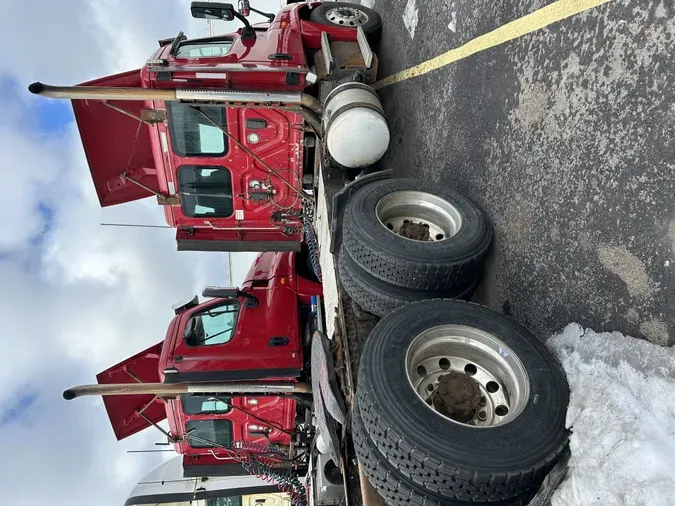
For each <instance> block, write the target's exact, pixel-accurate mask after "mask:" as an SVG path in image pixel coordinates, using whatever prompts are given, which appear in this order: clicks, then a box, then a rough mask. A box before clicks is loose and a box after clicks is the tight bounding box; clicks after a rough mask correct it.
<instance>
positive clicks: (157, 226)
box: [101, 223, 173, 228]
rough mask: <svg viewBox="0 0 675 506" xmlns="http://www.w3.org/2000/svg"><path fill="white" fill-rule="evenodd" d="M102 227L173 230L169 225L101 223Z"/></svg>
mask: <svg viewBox="0 0 675 506" xmlns="http://www.w3.org/2000/svg"><path fill="white" fill-rule="evenodd" d="M101 226H102V227H134V228H173V227H170V226H169V225H140V224H135V223H101Z"/></svg>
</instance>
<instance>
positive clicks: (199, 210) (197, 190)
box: [178, 165, 234, 218]
mask: <svg viewBox="0 0 675 506" xmlns="http://www.w3.org/2000/svg"><path fill="white" fill-rule="evenodd" d="M178 190H179V192H180V203H181V208H182V209H183V212H184V213H185V214H186V215H187V216H192V217H202V216H204V217H214V218H227V217H228V216H232V213H233V212H234V205H233V203H232V176H231V174H230V171H229V170H227V169H225V168H223V167H213V166H206V165H204V166H202V165H184V166H182V167H180V168H179V169H178Z"/></svg>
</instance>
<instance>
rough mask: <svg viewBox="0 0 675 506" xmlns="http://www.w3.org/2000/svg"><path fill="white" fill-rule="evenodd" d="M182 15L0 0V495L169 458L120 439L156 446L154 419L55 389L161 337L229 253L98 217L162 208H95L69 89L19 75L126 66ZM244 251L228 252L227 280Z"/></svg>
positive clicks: (79, 496)
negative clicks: (190, 248) (197, 248)
mask: <svg viewBox="0 0 675 506" xmlns="http://www.w3.org/2000/svg"><path fill="white" fill-rule="evenodd" d="M258 3H259V5H260V7H261V8H263V9H268V8H269V9H270V10H275V9H276V6H277V5H278V4H277V3H276V2H265V1H263V2H258ZM218 29H219V30H220V31H226V30H225V29H224V27H223V26H220V27H218ZM179 30H183V31H185V32H186V33H187V34H188V35H190V36H203V35H206V32H207V28H206V25H205V23H204V22H203V20H193V19H191V18H190V17H189V0H144V1H143V2H138V1H137V0H73V1H68V2H54V1H52V0H35V1H34V2H33V3H32V4H31V9H30V16H29V17H27V13H26V4H25V2H18V1H13V2H9V1H7V2H4V1H3V2H0V43H2V45H3V47H5V48H8V47H11V48H13V50H12V51H4V52H3V56H2V58H0V118H2V121H1V122H0V152H2V153H3V157H2V159H0V176H1V177H2V181H3V198H2V199H0V213H1V214H2V216H3V217H4V220H3V224H2V233H0V321H2V322H3V323H2V332H0V336H1V338H2V345H3V353H4V355H5V361H4V362H3V367H2V368H0V445H1V446H2V448H3V451H4V453H5V454H6V455H12V459H11V460H12V462H11V465H8V466H3V476H2V480H3V483H10V484H11V486H5V487H1V488H0V502H1V503H2V504H12V505H14V506H24V505H29V506H34V505H38V504H68V505H76V506H79V505H82V506H84V505H86V506H90V505H92V504H96V505H101V506H108V505H111V506H112V505H120V504H123V503H124V500H125V499H126V497H127V494H128V493H129V492H130V490H131V488H132V487H133V485H134V484H135V483H136V481H137V480H138V479H140V478H141V477H142V476H143V475H145V474H146V473H147V472H148V471H149V470H150V469H152V468H153V467H154V466H155V465H156V464H157V462H158V461H159V460H160V459H162V458H165V456H163V454H128V453H126V451H127V450H129V449H143V448H152V447H153V445H154V443H155V442H156V441H158V440H159V439H158V434H156V433H155V432H154V431H145V432H144V433H141V434H138V435H136V436H133V437H131V438H129V440H125V441H122V442H117V441H116V440H115V437H114V435H113V432H112V430H111V428H110V426H109V423H108V420H107V417H106V414H105V410H104V408H103V405H102V402H101V400H100V399H96V398H88V399H77V400H75V401H72V402H65V401H64V400H63V399H62V398H61V393H62V391H63V390H64V389H65V388H67V387H70V386H73V385H77V384H85V383H91V382H94V381H95V375H96V373H98V372H99V371H101V370H103V369H105V368H107V367H109V366H110V365H112V364H114V363H116V362H118V361H120V360H123V359H124V358H126V357H127V356H129V355H131V354H134V353H136V352H138V351H140V350H142V349H144V348H146V347H148V346H150V345H152V344H154V343H156V342H159V341H160V340H162V339H163V337H164V334H165V332H166V326H167V324H168V322H169V319H170V318H171V317H172V315H173V314H172V311H171V305H172V304H173V303H175V302H177V301H179V300H184V299H186V298H188V297H189V296H192V295H194V294H195V293H199V292H200V291H201V289H202V288H203V287H204V286H207V285H222V284H226V283H227V275H226V269H227V257H226V255H225V254H218V253H216V254H207V253H189V252H181V253H178V252H176V245H175V239H174V234H175V232H174V231H173V230H171V229H133V228H131V229H129V228H125V229H121V228H114V227H102V226H100V223H102V222H113V223H114V222H122V223H147V224H163V220H164V218H163V213H161V210H160V209H158V207H157V205H156V203H154V202H153V201H152V200H151V199H146V201H138V202H133V203H130V204H125V205H122V206H115V207H111V208H106V209H101V207H100V206H99V204H98V200H97V198H96V195H95V192H94V189H93V185H92V183H91V178H90V176H89V171H88V168H87V165H86V161H85V158H84V154H83V152H82V147H81V144H80V140H79V136H78V134H77V130H76V128H75V125H74V123H73V117H72V112H71V108H70V104H69V103H68V102H62V101H55V100H47V99H43V98H40V97H35V96H32V95H30V94H29V93H28V92H27V90H26V88H27V86H28V84H30V83H31V82H33V81H37V80H40V81H43V82H46V83H50V84H64V85H69V84H77V83H80V82H84V81H87V80H90V79H93V78H96V77H100V76H102V75H107V74H112V73H116V72H121V71H125V70H129V69H133V68H138V67H140V66H141V65H142V64H143V63H144V62H145V60H146V59H147V57H148V56H149V55H150V54H151V53H152V52H153V51H154V49H155V48H156V47H157V40H158V39H162V38H166V37H169V36H172V35H175V34H176V33H178V31H179ZM252 258H253V255H245V254H244V255H237V256H235V257H234V258H233V260H232V267H233V276H232V277H233V281H234V283H235V284H238V283H239V282H240V281H241V279H242V278H243V276H244V274H245V272H246V271H247V270H248V267H249V264H250V261H251V260H252ZM36 477H38V479H39V482H40V486H39V487H36V486H35V479H36Z"/></svg>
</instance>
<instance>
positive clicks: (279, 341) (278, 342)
mask: <svg viewBox="0 0 675 506" xmlns="http://www.w3.org/2000/svg"><path fill="white" fill-rule="evenodd" d="M290 342H291V340H290V339H289V338H287V337H273V338H272V339H270V342H269V345H270V346H286V345H287V344H288V343H290Z"/></svg>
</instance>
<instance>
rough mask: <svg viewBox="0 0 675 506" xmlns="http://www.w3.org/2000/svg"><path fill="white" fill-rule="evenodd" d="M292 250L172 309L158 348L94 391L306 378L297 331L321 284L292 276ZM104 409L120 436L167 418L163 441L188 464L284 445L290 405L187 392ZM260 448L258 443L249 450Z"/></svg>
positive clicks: (267, 256)
mask: <svg viewBox="0 0 675 506" xmlns="http://www.w3.org/2000/svg"><path fill="white" fill-rule="evenodd" d="M296 256H297V255H296V253H294V252H285V253H280V252H268V253H261V254H260V255H258V257H257V258H256V260H255V262H254V264H253V265H252V267H251V269H250V270H249V273H248V275H247V277H246V280H245V282H244V283H243V284H242V287H241V288H239V289H213V288H212V289H210V291H207V290H205V293H208V294H213V295H217V297H214V298H211V299H208V300H206V301H204V302H201V303H200V302H199V301H198V298H197V297H195V298H194V299H192V300H191V301H190V302H188V303H185V304H182V305H179V306H178V307H176V308H175V310H174V311H175V315H174V317H173V318H172V320H171V322H170V323H169V327H168V330H167V333H166V337H165V339H164V341H162V342H160V343H157V344H155V345H153V346H151V347H149V348H148V349H146V350H143V351H142V352H140V353H138V354H136V355H134V356H132V357H129V358H128V359H126V360H124V361H122V362H120V363H119V364H116V365H114V366H112V367H110V368H108V369H106V370H105V371H103V372H101V373H99V374H98V375H97V381H98V383H99V384H124V383H134V382H137V383H189V384H208V383H220V382H237V381H239V382H241V381H250V380H256V381H263V382H266V381H276V380H286V381H296V380H298V379H299V378H302V377H303V376H304V375H305V371H304V369H305V365H304V360H305V355H306V353H305V350H303V335H302V334H303V332H302V331H301V329H304V326H305V320H306V318H305V315H306V314H307V311H308V308H309V305H310V302H311V298H312V297H313V296H318V295H321V285H320V284H319V283H317V282H315V281H312V280H310V279H307V278H305V277H303V276H301V275H299V274H298V272H297V270H296V267H295V266H296V262H297V261H298V259H296ZM104 403H105V407H106V410H107V412H108V416H109V418H110V422H111V425H112V427H113V430H114V432H115V435H116V437H117V439H118V440H119V439H123V438H126V437H128V436H130V435H132V434H135V433H136V432H138V431H140V430H143V429H145V428H147V427H150V426H151V425H156V424H158V423H159V422H161V421H163V420H164V419H166V420H167V421H168V426H169V432H168V434H167V436H168V441H169V443H172V444H173V445H174V447H175V449H176V451H177V452H178V453H181V454H183V455H184V456H186V457H187V458H186V463H187V465H205V463H209V464H211V465H217V464H221V463H227V462H231V459H230V453H229V452H228V451H226V450H227V449H230V448H232V446H233V445H236V444H239V443H237V442H240V443H241V444H244V445H245V446H246V445H251V444H252V445H253V446H252V448H253V449H254V450H256V451H257V450H258V449H259V448H265V447H266V445H268V444H270V443H272V444H274V445H281V446H288V445H290V444H291V435H292V434H293V433H294V431H295V428H296V417H297V415H298V407H299V406H298V403H297V398H295V397H292V396H271V395H270V396H257V397H256V396H246V395H239V396H227V395H222V396H221V395H217V394H203V393H185V394H181V395H180V396H176V397H164V398H163V397H160V396H157V395H150V394H142V395H140V394H139V395H113V396H106V397H104ZM256 445H257V446H256Z"/></svg>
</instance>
